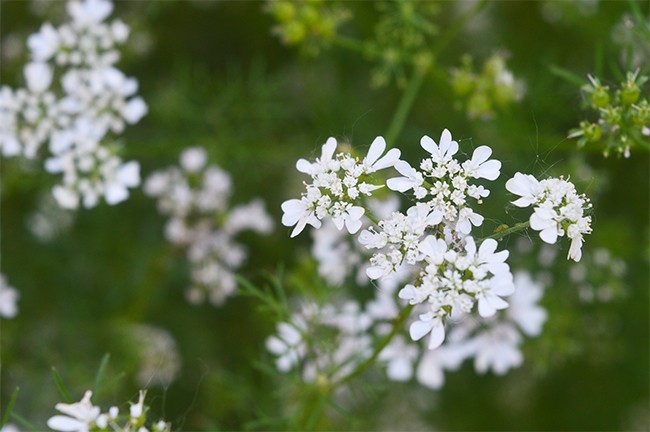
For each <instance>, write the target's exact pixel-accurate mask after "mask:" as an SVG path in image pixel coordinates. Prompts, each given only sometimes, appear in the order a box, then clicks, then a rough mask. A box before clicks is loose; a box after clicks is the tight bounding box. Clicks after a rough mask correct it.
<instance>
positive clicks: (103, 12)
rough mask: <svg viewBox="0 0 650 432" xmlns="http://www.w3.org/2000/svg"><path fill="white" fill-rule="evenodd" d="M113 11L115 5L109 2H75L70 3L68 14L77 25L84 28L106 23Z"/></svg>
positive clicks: (101, 0)
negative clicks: (105, 20)
mask: <svg viewBox="0 0 650 432" xmlns="http://www.w3.org/2000/svg"><path fill="white" fill-rule="evenodd" d="M112 11H113V3H111V2H110V1H109V0H83V1H77V0H73V1H70V2H68V14H70V16H71V17H72V19H73V20H74V21H75V23H77V24H79V25H84V26H91V25H93V24H97V23H100V22H102V21H104V19H105V18H106V17H108V16H109V15H110V14H111V12H112Z"/></svg>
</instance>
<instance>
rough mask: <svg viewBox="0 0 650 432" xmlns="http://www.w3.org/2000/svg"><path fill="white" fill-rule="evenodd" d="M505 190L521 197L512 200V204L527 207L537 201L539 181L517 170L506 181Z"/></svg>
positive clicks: (539, 190)
mask: <svg viewBox="0 0 650 432" xmlns="http://www.w3.org/2000/svg"><path fill="white" fill-rule="evenodd" d="M506 190H508V192H511V193H513V194H515V195H519V196H520V197H521V198H519V199H517V200H516V201H513V202H512V203H513V204H514V205H516V206H517V207H528V206H529V205H531V204H534V203H536V202H537V199H538V195H539V194H540V192H541V187H540V185H539V181H537V179H536V178H535V177H533V176H532V175H530V174H522V173H519V172H518V173H516V174H515V175H514V177H512V178H511V179H510V180H508V181H507V182H506Z"/></svg>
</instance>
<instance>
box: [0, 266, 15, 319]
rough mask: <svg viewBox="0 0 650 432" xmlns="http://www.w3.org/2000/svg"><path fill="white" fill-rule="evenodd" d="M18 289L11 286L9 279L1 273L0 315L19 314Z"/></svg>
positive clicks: (12, 316)
mask: <svg viewBox="0 0 650 432" xmlns="http://www.w3.org/2000/svg"><path fill="white" fill-rule="evenodd" d="M19 297H20V295H19V294H18V291H16V290H15V289H14V288H12V287H11V286H9V284H8V283H7V279H6V278H5V276H4V275H3V274H0V317H3V318H14V317H15V316H16V315H17V314H18V305H17V303H18V298H19Z"/></svg>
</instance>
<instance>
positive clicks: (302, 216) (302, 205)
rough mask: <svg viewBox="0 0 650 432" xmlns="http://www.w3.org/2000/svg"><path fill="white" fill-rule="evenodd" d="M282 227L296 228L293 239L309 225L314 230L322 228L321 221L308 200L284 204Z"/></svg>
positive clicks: (296, 200)
mask: <svg viewBox="0 0 650 432" xmlns="http://www.w3.org/2000/svg"><path fill="white" fill-rule="evenodd" d="M281 207H282V211H283V212H284V214H283V215H282V225H284V226H287V227H291V226H294V225H295V226H296V227H295V228H294V229H293V231H291V237H295V236H297V235H298V234H300V233H301V232H302V230H304V229H305V227H306V226H307V224H309V225H311V226H313V227H314V228H320V226H321V221H320V219H318V218H317V217H316V214H315V213H314V210H313V209H312V203H311V202H309V200H307V199H306V198H303V199H290V200H287V201H285V202H283V203H282V206H281Z"/></svg>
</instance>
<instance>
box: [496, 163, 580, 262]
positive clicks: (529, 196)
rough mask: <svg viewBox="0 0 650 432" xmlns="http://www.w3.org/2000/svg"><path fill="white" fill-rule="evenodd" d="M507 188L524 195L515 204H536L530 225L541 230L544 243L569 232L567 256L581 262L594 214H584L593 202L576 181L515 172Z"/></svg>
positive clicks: (553, 241) (555, 239)
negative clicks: (580, 190) (541, 177)
mask: <svg viewBox="0 0 650 432" xmlns="http://www.w3.org/2000/svg"><path fill="white" fill-rule="evenodd" d="M506 189H507V190H508V191H510V192H512V193H513V194H515V195H519V196H520V197H521V198H519V199H517V200H516V201H513V204H514V205H516V206H518V207H528V206H530V205H532V206H533V207H534V209H533V214H532V215H531V216H530V219H529V220H530V227H531V228H532V229H534V230H536V231H539V232H540V233H539V236H540V238H541V239H542V240H543V241H544V242H546V243H549V244H553V243H555V242H556V241H557V238H558V237H561V236H564V235H565V234H566V235H567V237H568V238H569V239H571V245H570V247H569V252H568V256H567V259H572V260H574V261H580V259H581V258H582V243H583V242H584V235H586V234H590V233H591V217H590V216H585V212H586V211H587V210H589V209H590V208H591V204H590V202H589V199H588V198H587V197H586V196H585V195H584V194H578V193H577V192H576V189H575V186H574V185H573V183H571V182H569V181H568V180H564V179H563V178H559V179H558V178H548V179H546V180H542V181H538V180H537V179H536V178H535V177H533V176H531V175H524V174H521V173H516V174H515V175H514V177H513V178H511V179H510V180H508V181H507V182H506Z"/></svg>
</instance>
